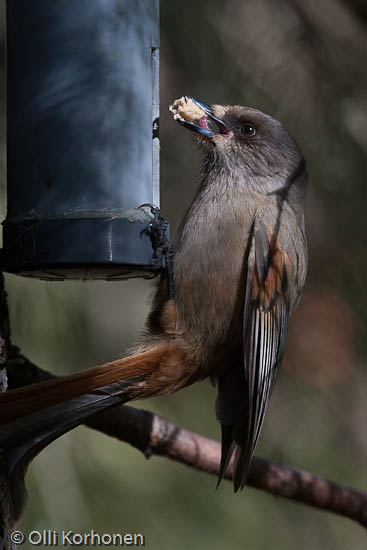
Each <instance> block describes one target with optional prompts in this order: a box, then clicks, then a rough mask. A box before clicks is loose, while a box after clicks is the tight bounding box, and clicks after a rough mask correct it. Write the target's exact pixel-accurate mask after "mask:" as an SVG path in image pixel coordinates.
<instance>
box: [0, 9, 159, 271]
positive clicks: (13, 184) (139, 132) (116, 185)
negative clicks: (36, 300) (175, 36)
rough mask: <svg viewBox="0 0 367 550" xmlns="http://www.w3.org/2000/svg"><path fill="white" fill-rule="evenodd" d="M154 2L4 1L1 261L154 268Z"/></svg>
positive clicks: (35, 266)
mask: <svg viewBox="0 0 367 550" xmlns="http://www.w3.org/2000/svg"><path fill="white" fill-rule="evenodd" d="M158 4H159V0H144V1H143V2H136V0H93V1H90V0H72V1H71V0H52V2H50V0H10V1H8V2H7V56H8V58H7V67H8V94H7V95H8V113H7V115H8V160H7V167H8V190H7V197H8V199H7V200H8V204H7V217H6V220H5V222H4V232H3V243H4V244H3V246H4V248H3V251H2V260H1V261H2V269H3V270H5V271H8V272H12V273H17V274H19V275H24V276H29V277H37V278H40V279H48V280H60V279H61V280H62V279H108V280H116V279H124V278H130V277H137V276H151V275H152V274H153V273H154V267H153V266H152V255H153V250H152V245H151V241H150V239H149V237H148V236H147V235H145V234H142V233H141V232H142V229H144V228H145V227H146V226H147V224H148V223H149V222H150V220H151V217H150V213H149V212H147V211H146V210H144V209H138V206H139V205H140V204H142V203H153V204H155V205H159V140H158V116H159V112H158V109H159V100H158V59H159V57H158V52H159V50H158V47H159V9H158V8H159V5H158Z"/></svg>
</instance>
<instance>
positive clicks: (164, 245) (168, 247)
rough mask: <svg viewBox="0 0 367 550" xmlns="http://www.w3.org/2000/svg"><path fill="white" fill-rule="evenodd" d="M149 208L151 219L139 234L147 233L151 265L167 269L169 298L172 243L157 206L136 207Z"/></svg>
mask: <svg viewBox="0 0 367 550" xmlns="http://www.w3.org/2000/svg"><path fill="white" fill-rule="evenodd" d="M144 207H145V208H150V211H151V214H152V216H153V219H152V221H151V222H150V223H149V224H148V225H147V227H145V228H144V229H143V230H142V231H141V233H140V234H141V235H147V236H148V237H149V238H150V240H151V243H152V248H153V251H154V252H153V258H152V265H153V268H154V269H155V270H157V271H159V270H161V269H164V270H166V271H167V284H168V294H169V298H173V250H172V243H171V241H170V240H169V238H168V236H167V230H168V221H167V220H166V219H165V218H164V217H163V216H161V212H160V209H159V207H158V206H155V205H154V204H150V203H144V204H141V205H140V206H139V207H138V208H144Z"/></svg>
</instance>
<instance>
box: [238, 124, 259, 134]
mask: <svg viewBox="0 0 367 550" xmlns="http://www.w3.org/2000/svg"><path fill="white" fill-rule="evenodd" d="M241 132H242V134H245V136H254V135H255V134H256V128H255V126H253V125H252V124H248V123H246V124H242V126H241Z"/></svg>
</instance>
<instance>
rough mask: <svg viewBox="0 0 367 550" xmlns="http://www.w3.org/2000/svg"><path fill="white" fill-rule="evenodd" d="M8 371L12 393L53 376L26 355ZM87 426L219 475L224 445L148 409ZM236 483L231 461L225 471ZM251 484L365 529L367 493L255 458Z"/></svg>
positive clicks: (116, 412)
mask: <svg viewBox="0 0 367 550" xmlns="http://www.w3.org/2000/svg"><path fill="white" fill-rule="evenodd" d="M16 363H17V361H16V360H14V359H13V364H10V365H9V367H8V378H9V389H15V388H16V387H20V386H24V385H28V384H31V383H34V382H41V381H43V380H47V379H50V378H54V376H53V375H51V374H50V373H48V372H47V371H44V370H42V369H40V368H38V367H37V366H36V365H34V364H33V363H31V362H30V361H28V360H27V359H26V358H25V357H23V356H21V355H19V356H18V364H16ZM86 425H87V426H89V427H90V428H93V429H95V430H99V431H100V432H102V433H104V434H106V435H109V436H112V437H115V438H117V439H119V440H120V441H124V442H126V443H129V444H130V445H132V446H133V447H135V448H137V449H139V450H140V451H141V452H142V453H144V455H145V456H146V457H150V456H151V455H158V456H164V457H166V458H170V459H171V460H175V461H176V462H181V463H183V464H186V465H188V466H190V467H192V468H195V469H197V470H201V471H204V472H207V473H210V474H214V475H217V474H218V471H219V463H220V444H219V443H218V442H216V441H212V440H210V439H207V438H205V437H202V436H200V435H197V434H195V433H192V432H190V431H187V430H184V429H182V428H179V427H178V426H175V425H174V424H172V423H171V422H169V421H168V420H166V419H164V418H162V417H160V416H157V415H154V414H153V413H151V412H149V411H145V410H138V409H134V408H133V407H128V406H119V407H116V408H114V409H112V410H109V411H107V412H104V413H100V414H98V415H95V416H93V417H91V418H90V419H88V421H87V422H86ZM225 477H226V478H227V479H232V463H231V464H230V465H229V468H228V470H227V472H226V476H225ZM248 485H249V486H251V487H255V488H257V489H261V490H263V491H266V492H267V493H271V494H273V495H275V496H280V497H282V498H286V499H289V500H294V501H296V502H301V503H303V504H308V505H309V506H312V507H314V508H319V509H322V510H326V511H328V512H332V513H334V514H338V515H341V516H344V517H348V518H350V519H352V520H354V521H356V522H358V523H360V524H361V525H363V526H366V527H367V495H366V494H363V493H362V492H359V491H357V490H355V489H351V488H347V487H342V486H340V485H337V484H336V483H333V482H331V481H328V480H325V479H323V478H321V477H318V476H315V475H313V474H310V473H308V472H306V471H303V470H294V469H291V468H288V467H285V466H281V465H279V464H274V463H271V462H268V461H266V460H263V459H260V458H254V459H253V462H252V466H251V469H250V474H249V478H248Z"/></svg>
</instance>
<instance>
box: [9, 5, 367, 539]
mask: <svg viewBox="0 0 367 550" xmlns="http://www.w3.org/2000/svg"><path fill="white" fill-rule="evenodd" d="M147 1H148V0H147ZM4 10H5V2H4V0H1V14H0V19H1V24H2V27H1V113H2V114H1V136H0V145H1V157H0V163H1V164H0V166H1V172H0V178H1V190H2V201H1V208H2V218H4V216H5V204H4V199H3V197H4V186H5V180H6V163H5V135H6V134H5V35H4V30H5V29H4V26H5V25H4V14H5V11H4ZM366 20H367V8H366V4H365V3H364V2H363V1H362V0H318V1H315V0H308V1H307V2H304V1H302V0H278V1H277V2H273V1H271V0H257V1H254V0H252V1H251V0H227V1H226V2H223V1H222V0H211V1H210V2H206V1H203V0H186V1H185V2H184V3H183V2H178V1H176V0H161V207H162V212H163V214H164V215H165V216H166V217H167V218H168V220H169V221H170V223H171V227H172V230H173V232H174V230H175V228H176V227H177V225H178V223H179V221H180V219H181V218H182V216H183V214H184V213H185V210H186V208H187V207H188V205H189V203H190V201H191V199H192V198H193V195H194V193H195V190H196V188H197V184H198V172H199V165H200V163H199V160H200V157H199V154H198V152H197V151H196V145H195V144H194V142H193V140H192V137H191V134H189V133H188V132H185V131H183V130H181V128H180V127H179V126H178V125H177V124H175V123H174V122H173V120H172V119H171V116H170V114H169V113H168V105H169V104H170V103H171V101H172V100H173V99H175V98H176V97H180V96H181V95H183V94H188V95H192V96H194V97H197V98H199V99H202V100H204V101H206V102H208V103H224V104H244V105H249V106H251V107H255V108H258V109H260V110H263V111H265V112H267V113H269V114H271V115H272V116H273V117H275V118H278V119H279V120H281V121H282V122H283V123H284V124H285V125H286V126H287V127H288V129H289V130H290V131H291V133H292V134H293V135H294V136H295V137H296V139H297V141H298V142H299V144H300V146H301V148H302V150H303V152H304V154H305V157H306V159H307V162H308V169H309V173H310V176H311V184H312V185H311V190H310V194H309V198H308V204H307V214H306V216H307V217H306V223H307V233H308V239H309V248H310V264H309V274H308V279H307V284H306V288H305V291H304V293H303V297H302V300H301V304H300V307H299V310H298V311H297V313H296V314H295V316H294V318H293V320H292V323H291V328H290V333H289V338H288V344H287V349H286V357H285V361H284V364H283V368H282V371H281V374H280V376H279V380H278V383H277V386H276V389H275V391H274V393H273V397H272V400H271V404H270V407H269V411H268V414H267V418H266V421H265V426H264V429H263V432H262V437H261V440H260V444H259V445H258V448H257V455H258V456H261V457H264V458H267V459H270V460H274V461H279V462H282V463H284V464H287V465H290V466H293V467H298V468H304V469H306V470H309V471H311V472H313V473H316V474H319V475H321V476H325V477H327V478H329V479H332V480H334V481H336V482H339V483H342V484H345V485H350V486H355V487H357V488H359V489H366V474H367V471H366V470H367V467H366V458H367V431H366V415H367V391H366V382H367V374H366V368H365V364H366V347H367V346H366V342H367V340H366V325H365V312H366V309H367V293H366V287H365V284H366V283H365V282H366V280H367V273H366V267H367V255H366V244H367V243H366V235H367V228H366V218H367V216H366V189H367V186H366V156H365V151H366V141H367V131H366V83H367V82H366V73H365V60H366ZM6 286H7V289H8V293H9V305H10V315H11V324H12V337H13V343H14V344H16V345H18V346H20V347H21V349H22V352H23V353H24V354H25V355H27V356H28V357H29V358H30V359H31V360H32V361H34V362H35V363H36V364H38V365H40V366H41V367H44V368H46V369H48V370H51V371H52V372H55V373H57V374H61V373H63V374H65V373H71V372H74V371H77V370H80V369H83V368H86V367H88V366H92V365H95V364H98V363H104V362H106V361H110V360H113V359H116V358H118V357H119V356H121V354H122V353H123V352H124V350H125V348H126V347H128V346H130V345H132V344H133V343H134V341H135V340H136V338H137V337H138V335H139V334H140V332H141V331H142V329H143V327H144V321H145V317H146V314H147V311H148V310H149V304H150V301H151V297H152V292H153V290H154V283H153V282H151V281H143V280H138V281H126V282H106V283H104V282H85V283H79V282H73V283H70V282H68V283H66V282H40V281H34V280H27V279H22V278H20V277H16V276H10V275H7V276H6ZM214 400H215V390H214V389H213V388H212V387H211V386H210V384H209V383H201V384H197V385H196V386H194V387H192V388H189V389H187V390H185V391H182V392H180V393H178V394H176V395H174V396H172V397H160V398H157V399H152V400H150V401H147V402H144V403H137V406H139V407H144V408H146V409H149V410H152V411H154V412H156V413H158V414H161V415H164V416H167V417H168V418H169V419H170V420H171V421H173V422H175V423H177V424H178V425H180V426H183V427H185V428H188V429H191V430H194V431H196V432H198V433H200V434H203V435H206V436H208V437H212V438H216V439H218V438H219V426H218V425H217V422H216V420H215V414H214ZM215 484H216V480H215V479H214V478H213V477H212V476H209V475H206V474H204V473H199V472H196V471H194V470H190V469H188V468H186V467H184V466H182V465H178V464H174V463H170V462H169V461H168V460H165V459H161V458H151V459H150V460H149V461H147V460H146V459H145V458H144V457H143V456H142V455H141V454H139V453H138V451H136V450H134V449H132V448H130V447H129V446H127V445H124V444H121V443H118V442H116V441H114V440H112V439H110V438H107V437H106V436H103V435H101V434H98V433H94V432H93V431H92V430H89V429H87V428H84V427H80V428H78V429H76V430H74V431H73V432H72V433H69V434H67V435H65V436H64V437H62V438H61V439H59V440H58V441H56V442H55V443H53V444H52V445H51V446H50V447H48V448H47V449H46V450H45V451H44V452H43V453H42V454H41V455H40V456H39V457H38V458H37V459H36V460H35V461H34V463H33V464H32V466H31V467H30V469H29V473H28V476H27V487H28V491H29V502H28V506H27V509H26V512H25V514H24V516H23V518H22V520H21V522H20V525H19V527H20V528H21V529H23V530H31V529H38V530H39V529H55V530H62V529H73V530H74V531H76V532H87V531H89V530H90V529H92V528H93V529H95V530H96V531H100V532H141V533H144V535H145V537H146V547H147V548H148V549H149V550H158V549H175V550H181V549H182V550H184V549H187V548H190V549H192V550H199V549H207V548H208V549H211V550H220V549H223V548H230V549H237V548H251V549H256V550H266V549H269V548H272V549H274V550H277V549H282V550H294V548H295V547H297V549H298V550H306V549H307V550H309V549H310V548H312V549H313V550H321V549H322V550H325V549H332V550H345V549H346V548H353V549H354V550H360V549H362V548H365V543H366V538H365V532H364V531H363V529H361V528H359V527H358V526H357V525H356V524H354V523H352V522H351V521H349V520H347V519H342V518H340V517H337V516H333V515H331V514H327V513H323V512H319V511H316V510H313V509H311V508H308V507H305V506H302V505H299V504H295V503H292V502H286V501H283V500H282V499H275V498H273V497H272V496H269V495H267V494H264V493H261V492H259V491H256V490H253V489H250V488H246V489H245V491H243V492H242V493H241V494H236V495H234V494H233V492H232V488H231V485H230V484H229V483H223V485H222V486H221V487H220V489H219V491H217V492H215Z"/></svg>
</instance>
